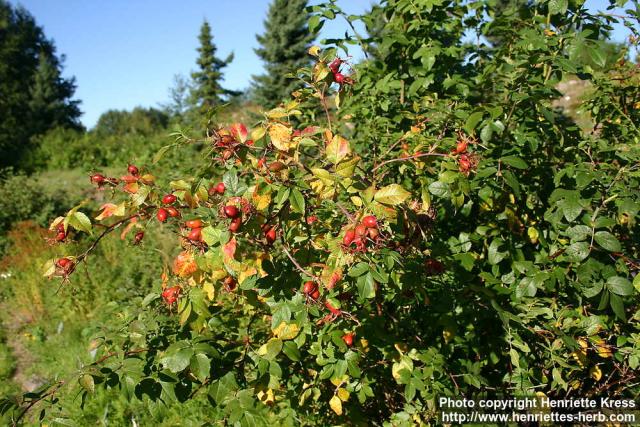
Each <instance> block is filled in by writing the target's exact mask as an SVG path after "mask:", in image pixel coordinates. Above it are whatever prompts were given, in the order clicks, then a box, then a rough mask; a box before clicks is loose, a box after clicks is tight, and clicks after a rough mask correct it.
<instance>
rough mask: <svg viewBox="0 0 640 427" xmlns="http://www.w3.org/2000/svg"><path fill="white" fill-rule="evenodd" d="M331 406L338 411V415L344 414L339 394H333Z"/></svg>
mask: <svg viewBox="0 0 640 427" xmlns="http://www.w3.org/2000/svg"><path fill="white" fill-rule="evenodd" d="M329 406H330V407H331V409H332V410H333V412H335V413H336V415H342V400H340V398H339V397H338V396H333V397H332V398H331V400H330V401H329Z"/></svg>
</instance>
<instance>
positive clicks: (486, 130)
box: [480, 124, 493, 144]
mask: <svg viewBox="0 0 640 427" xmlns="http://www.w3.org/2000/svg"><path fill="white" fill-rule="evenodd" d="M492 136H493V129H492V128H491V125H490V124H488V125H485V127H483V128H482V130H481V131H480V139H481V140H482V142H484V143H485V144H487V143H488V142H489V141H491V137H492Z"/></svg>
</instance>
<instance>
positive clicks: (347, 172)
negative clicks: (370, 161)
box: [336, 157, 360, 178]
mask: <svg viewBox="0 0 640 427" xmlns="http://www.w3.org/2000/svg"><path fill="white" fill-rule="evenodd" d="M359 161H360V157H354V158H353V159H351V160H347V161H345V162H340V164H339V165H337V166H336V174H337V175H340V176H342V177H344V178H351V177H352V176H353V173H354V172H355V170H356V166H357V165H358V162H359Z"/></svg>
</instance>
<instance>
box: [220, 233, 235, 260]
mask: <svg viewBox="0 0 640 427" xmlns="http://www.w3.org/2000/svg"><path fill="white" fill-rule="evenodd" d="M236 247H237V242H236V238H235V237H232V238H231V240H229V241H228V242H227V244H226V245H224V246H223V247H222V254H223V255H224V262H225V263H226V262H228V261H231V260H233V257H234V256H235V254H236Z"/></svg>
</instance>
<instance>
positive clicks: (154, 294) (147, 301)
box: [142, 292, 160, 307]
mask: <svg viewBox="0 0 640 427" xmlns="http://www.w3.org/2000/svg"><path fill="white" fill-rule="evenodd" d="M158 298H160V294H159V293H157V292H151V293H150V294H148V295H147V296H146V297H144V299H143V300H142V306H143V307H146V306H148V305H149V304H151V302H152V301H155V300H157V299H158Z"/></svg>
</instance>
